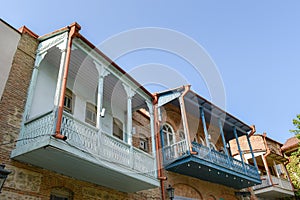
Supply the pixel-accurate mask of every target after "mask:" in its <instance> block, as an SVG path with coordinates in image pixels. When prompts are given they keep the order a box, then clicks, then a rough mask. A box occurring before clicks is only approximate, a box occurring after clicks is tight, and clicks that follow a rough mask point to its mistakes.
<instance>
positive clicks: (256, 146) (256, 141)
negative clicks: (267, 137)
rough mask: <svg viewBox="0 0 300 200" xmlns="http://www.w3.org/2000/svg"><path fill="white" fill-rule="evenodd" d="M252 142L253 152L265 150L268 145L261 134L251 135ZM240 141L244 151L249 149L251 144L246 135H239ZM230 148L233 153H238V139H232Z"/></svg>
mask: <svg viewBox="0 0 300 200" xmlns="http://www.w3.org/2000/svg"><path fill="white" fill-rule="evenodd" d="M250 142H251V146H252V150H253V152H257V151H265V150H266V147H265V144H264V140H263V137H262V136H261V135H253V136H251V137H250ZM239 143H240V146H241V149H242V151H249V145H248V141H247V138H246V136H242V137H239ZM230 148H231V152H232V154H233V155H236V154H238V153H239V152H238V146H237V143H236V140H235V139H233V140H231V141H230Z"/></svg>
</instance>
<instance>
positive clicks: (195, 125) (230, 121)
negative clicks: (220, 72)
mask: <svg viewBox="0 0 300 200" xmlns="http://www.w3.org/2000/svg"><path fill="white" fill-rule="evenodd" d="M182 94H184V96H182ZM158 96H159V100H158V113H159V116H158V120H159V121H160V133H161V137H160V140H161V145H162V157H163V166H164V168H165V169H166V170H168V171H172V172H175V173H178V174H182V175H187V176H191V177H195V178H198V179H201V180H205V181H209V182H212V183H217V184H221V185H224V186H228V187H232V188H235V189H242V188H248V187H251V186H253V185H258V184H260V183H261V180H260V177H259V174H258V169H257V165H256V163H255V164H254V165H250V164H248V163H246V162H245V161H244V158H243V156H242V153H240V155H239V157H238V158H237V159H236V158H234V157H233V156H232V154H231V150H230V141H232V140H233V141H236V142H237V143H238V141H239V140H238V138H239V137H247V138H248V132H250V131H252V129H251V127H249V126H248V125H246V124H244V123H243V122H241V121H240V120H238V119H236V118H235V117H233V116H232V115H230V114H228V113H226V112H224V111H223V110H221V109H219V108H218V107H216V106H214V105H213V104H211V103H210V102H208V101H207V100H205V99H204V98H202V97H200V96H198V95H197V94H195V93H194V92H192V91H190V90H189V88H188V87H181V88H176V89H174V90H170V91H166V92H162V93H160V94H158ZM248 145H249V146H250V148H251V143H250V141H249V140H248ZM238 146H239V144H238ZM239 147H240V146H239ZM239 152H242V150H241V149H239ZM251 152H252V151H251ZM252 155H253V154H252ZM253 156H254V155H253Z"/></svg>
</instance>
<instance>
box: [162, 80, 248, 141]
mask: <svg viewBox="0 0 300 200" xmlns="http://www.w3.org/2000/svg"><path fill="white" fill-rule="evenodd" d="M184 88H185V86H182V87H178V88H174V89H170V90H166V91H162V92H160V93H157V95H158V96H159V98H162V97H166V96H172V95H173V96H174V97H175V98H177V97H178V95H177V96H176V95H174V94H178V93H180V95H182V94H183V92H184ZM165 99H166V102H163V103H161V104H162V105H163V104H166V103H169V102H172V101H173V100H174V98H173V99H172V98H165ZM184 99H185V100H186V101H187V102H189V103H190V104H191V105H192V104H193V105H194V106H197V107H203V108H204V112H205V115H206V119H208V122H209V119H210V118H211V116H213V117H215V118H219V117H220V118H221V119H223V122H224V127H223V128H224V130H225V131H226V130H232V127H233V126H235V127H236V128H237V133H238V136H242V135H246V134H247V132H249V131H251V130H252V129H251V127H250V126H249V125H247V124H246V123H244V122H242V121H241V120H239V119H238V118H236V117H234V116H233V115H231V114H230V113H228V112H226V111H224V110H223V109H221V108H219V107H218V106H216V105H215V104H213V103H212V102H210V101H208V100H207V99H205V98H203V97H202V96H200V95H199V94H197V93H196V92H194V91H192V90H189V91H188V92H187V94H186V95H185V98H184ZM172 103H173V104H176V102H172ZM187 110H188V112H189V113H191V114H193V115H194V116H199V111H198V110H197V109H187ZM233 138H234V136H233V135H230V136H229V135H227V137H226V139H227V140H230V139H233Z"/></svg>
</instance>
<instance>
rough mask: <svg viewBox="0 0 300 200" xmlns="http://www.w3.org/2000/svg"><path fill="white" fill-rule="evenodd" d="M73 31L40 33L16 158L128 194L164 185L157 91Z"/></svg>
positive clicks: (13, 156) (13, 153)
mask: <svg viewBox="0 0 300 200" xmlns="http://www.w3.org/2000/svg"><path fill="white" fill-rule="evenodd" d="M68 30H69V29H68V28H66V29H62V30H59V31H57V32H54V33H53V34H51V35H47V36H45V37H42V38H40V40H41V41H40V45H39V48H38V51H37V58H36V63H35V67H34V70H33V75H32V80H31V85H30V88H29V91H28V99H27V102H26V108H25V112H24V117H23V121H22V128H21V132H20V136H19V139H18V142H17V145H16V148H15V149H14V150H13V152H12V155H11V157H12V158H13V159H15V160H18V161H21V162H25V163H29V164H32V165H35V166H38V167H41V168H44V169H47V170H51V171H54V172H57V173H60V174H64V175H66V176H70V177H73V178H76V179H78V180H83V181H87V182H91V183H95V184H98V185H102V186H105V187H108V188H113V189H116V190H119V191H123V192H136V191H140V190H145V189H150V188H155V187H157V186H159V181H158V180H157V173H156V170H157V167H156V165H157V163H156V154H155V152H156V151H155V140H154V118H153V107H152V100H153V99H152V95H151V94H150V93H149V92H147V91H146V90H145V89H144V88H143V87H141V86H140V85H138V84H137V82H135V81H134V80H133V79H132V78H131V77H130V76H128V75H127V74H125V72H124V71H122V70H121V69H120V68H119V67H118V66H117V65H116V64H115V63H113V62H112V61H110V60H108V58H106V57H105V56H104V55H103V54H102V53H101V52H100V51H99V50H97V49H93V48H94V47H93V46H92V45H91V44H90V43H89V42H87V40H86V39H85V38H83V37H82V36H81V35H80V34H77V35H76V37H74V38H73V37H71V38H70V37H68V35H69V32H68ZM70 39H72V46H68V45H67V44H70V42H68V40H70ZM68 55H69V58H68ZM67 61H68V62H67Z"/></svg>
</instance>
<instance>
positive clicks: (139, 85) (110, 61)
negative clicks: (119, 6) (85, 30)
mask: <svg viewBox="0 0 300 200" xmlns="http://www.w3.org/2000/svg"><path fill="white" fill-rule="evenodd" d="M73 24H76V25H77V26H78V27H79V30H80V29H81V27H80V25H79V24H77V23H76V22H74V23H73ZM73 24H71V25H70V26H72V25H73ZM70 26H66V27H63V28H60V29H58V30H55V31H53V32H51V33H48V34H46V35H43V36H40V37H39V38H38V40H39V41H44V40H47V39H49V38H52V37H55V36H57V35H59V34H62V33H65V32H67V31H69V28H70ZM75 38H78V39H80V40H81V41H82V42H83V43H85V44H86V45H87V46H89V47H90V48H91V50H93V51H94V52H95V53H97V54H98V55H99V56H101V57H102V58H103V59H104V60H105V61H106V62H108V63H109V64H110V65H111V66H112V67H114V68H115V69H116V70H117V71H119V72H120V73H121V74H123V75H124V76H125V77H127V78H128V79H129V80H130V81H131V82H132V83H133V84H135V85H136V86H137V88H139V89H141V90H142V91H143V92H144V93H145V94H146V95H147V96H149V97H150V98H151V99H152V100H153V99H154V97H153V95H152V94H151V93H150V92H149V91H148V90H147V89H146V88H145V87H143V86H142V85H141V84H140V83H139V82H137V81H136V80H135V79H134V78H133V77H131V76H130V75H129V74H128V73H127V72H126V71H124V70H123V69H122V68H121V67H120V66H119V65H118V64H116V63H115V62H114V61H113V60H111V59H110V58H109V57H108V56H107V55H105V54H104V53H103V52H102V51H101V50H99V49H98V48H97V47H96V46H95V45H94V44H93V43H91V42H90V41H89V40H88V39H87V38H85V37H84V36H83V35H81V34H80V33H77V34H76V35H75Z"/></svg>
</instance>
